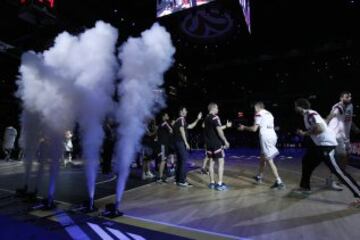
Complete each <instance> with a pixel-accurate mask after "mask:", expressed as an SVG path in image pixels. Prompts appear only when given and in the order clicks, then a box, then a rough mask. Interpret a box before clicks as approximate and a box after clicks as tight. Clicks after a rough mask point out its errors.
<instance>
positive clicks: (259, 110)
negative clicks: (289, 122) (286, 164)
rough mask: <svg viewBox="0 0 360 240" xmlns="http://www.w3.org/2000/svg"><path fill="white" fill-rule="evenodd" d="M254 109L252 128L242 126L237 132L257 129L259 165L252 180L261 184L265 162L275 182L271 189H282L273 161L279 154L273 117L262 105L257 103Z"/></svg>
mask: <svg viewBox="0 0 360 240" xmlns="http://www.w3.org/2000/svg"><path fill="white" fill-rule="evenodd" d="M254 108H255V119H254V125H253V126H244V125H240V126H239V130H240V131H243V130H247V131H251V132H256V131H257V130H258V129H259V138H260V148H261V155H260V165H259V173H258V175H257V176H255V177H254V179H255V180H256V181H257V183H261V182H262V177H263V173H264V168H265V166H266V162H268V163H269V165H270V168H271V170H272V173H273V174H274V176H275V178H276V180H275V183H274V184H273V185H272V186H271V188H277V189H283V188H284V187H285V184H284V183H283V182H282V180H281V178H280V176H279V173H278V170H277V167H276V165H275V163H274V161H273V159H274V157H276V156H277V155H278V154H279V151H278V149H277V148H276V142H277V135H276V133H275V130H274V117H273V115H272V114H271V113H270V112H269V111H267V110H266V109H265V106H264V103H262V102H257V103H256V104H255V105H254Z"/></svg>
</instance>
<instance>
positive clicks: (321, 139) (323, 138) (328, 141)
mask: <svg viewBox="0 0 360 240" xmlns="http://www.w3.org/2000/svg"><path fill="white" fill-rule="evenodd" d="M304 124H305V128H306V129H307V130H310V129H313V128H314V127H315V126H316V125H317V124H320V125H322V127H323V128H324V131H323V132H322V133H320V134H317V135H311V138H312V140H313V141H314V143H315V144H316V146H337V141H336V135H335V133H334V132H333V131H332V130H331V129H330V128H329V127H328V126H327V124H326V122H325V120H324V119H323V118H322V117H321V116H320V115H319V113H317V112H316V111H314V110H307V111H306V112H305V114H304Z"/></svg>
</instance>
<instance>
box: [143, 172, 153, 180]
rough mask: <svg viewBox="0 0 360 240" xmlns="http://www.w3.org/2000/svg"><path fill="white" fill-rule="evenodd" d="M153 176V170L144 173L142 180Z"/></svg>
mask: <svg viewBox="0 0 360 240" xmlns="http://www.w3.org/2000/svg"><path fill="white" fill-rule="evenodd" d="M152 178H154V175H153V174H152V173H151V172H147V173H143V174H142V177H141V179H142V180H146V179H152Z"/></svg>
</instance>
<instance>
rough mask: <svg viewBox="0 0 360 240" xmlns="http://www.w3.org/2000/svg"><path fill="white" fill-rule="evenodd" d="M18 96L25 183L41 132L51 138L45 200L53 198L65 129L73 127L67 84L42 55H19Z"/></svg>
mask: <svg viewBox="0 0 360 240" xmlns="http://www.w3.org/2000/svg"><path fill="white" fill-rule="evenodd" d="M21 60H22V62H21V66H20V76H19V80H18V81H17V84H18V87H19V89H18V91H17V96H18V97H19V98H20V99H21V100H22V102H23V114H22V137H21V138H22V144H23V148H24V152H25V178H26V179H25V181H26V182H28V180H29V174H30V171H31V165H32V160H33V158H34V157H35V156H34V155H35V151H36V147H37V145H38V142H39V136H40V132H42V134H44V135H46V136H47V137H48V139H51V149H50V150H49V151H50V158H51V160H52V166H51V168H50V169H51V172H50V183H49V192H48V197H49V198H50V199H53V195H54V191H55V181H56V176H57V172H58V167H59V159H60V158H61V155H62V136H63V132H64V129H68V128H71V127H72V126H73V119H72V118H71V117H69V118H68V117H67V116H68V115H73V114H71V101H70V99H68V98H67V97H66V88H65V87H66V81H65V80H64V79H63V78H61V76H59V75H58V74H57V73H56V69H54V68H53V67H51V66H49V65H47V64H46V60H45V59H44V56H43V54H35V53H34V52H27V53H25V54H23V56H22V59H21Z"/></svg>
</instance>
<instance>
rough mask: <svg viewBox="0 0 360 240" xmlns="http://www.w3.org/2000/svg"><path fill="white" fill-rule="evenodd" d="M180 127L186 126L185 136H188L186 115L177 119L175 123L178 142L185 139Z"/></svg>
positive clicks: (175, 134) (175, 136)
mask: <svg viewBox="0 0 360 240" xmlns="http://www.w3.org/2000/svg"><path fill="white" fill-rule="evenodd" d="M180 127H184V130H185V136H186V137H187V123H186V120H185V118H184V117H179V118H178V119H176V121H175V123H174V140H175V141H176V142H183V139H182V137H181V133H180Z"/></svg>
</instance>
